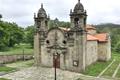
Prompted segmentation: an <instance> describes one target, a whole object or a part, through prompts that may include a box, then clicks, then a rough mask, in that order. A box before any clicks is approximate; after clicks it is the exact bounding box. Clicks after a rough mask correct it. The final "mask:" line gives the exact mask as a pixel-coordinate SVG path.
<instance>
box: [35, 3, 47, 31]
mask: <svg viewBox="0 0 120 80" xmlns="http://www.w3.org/2000/svg"><path fill="white" fill-rule="evenodd" d="M34 20H35V26H36V29H37V31H47V30H48V20H49V16H47V14H46V11H45V9H44V8H43V4H41V8H40V9H39V10H38V13H37V16H36V14H34Z"/></svg>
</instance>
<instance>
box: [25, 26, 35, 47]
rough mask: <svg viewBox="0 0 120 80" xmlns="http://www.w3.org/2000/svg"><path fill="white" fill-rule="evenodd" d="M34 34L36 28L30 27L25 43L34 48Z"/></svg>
mask: <svg viewBox="0 0 120 80" xmlns="http://www.w3.org/2000/svg"><path fill="white" fill-rule="evenodd" d="M34 32H35V27H34V26H28V27H27V28H26V29H25V42H26V43H30V44H31V46H32V47H33V43H34Z"/></svg>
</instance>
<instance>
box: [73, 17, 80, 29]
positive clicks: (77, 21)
mask: <svg viewBox="0 0 120 80" xmlns="http://www.w3.org/2000/svg"><path fill="white" fill-rule="evenodd" d="M74 23H75V27H77V26H78V23H79V18H75V19H74Z"/></svg>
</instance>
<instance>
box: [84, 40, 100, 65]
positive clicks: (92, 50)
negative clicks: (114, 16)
mask: <svg viewBox="0 0 120 80" xmlns="http://www.w3.org/2000/svg"><path fill="white" fill-rule="evenodd" d="M97 50H98V47H97V41H87V53H86V62H85V63H86V66H88V65H90V64H92V63H94V62H96V61H97V59H98V54H97Z"/></svg>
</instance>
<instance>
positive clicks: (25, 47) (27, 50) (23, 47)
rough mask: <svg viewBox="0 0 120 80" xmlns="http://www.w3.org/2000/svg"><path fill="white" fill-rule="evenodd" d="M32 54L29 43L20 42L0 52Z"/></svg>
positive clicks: (2, 53)
mask: <svg viewBox="0 0 120 80" xmlns="http://www.w3.org/2000/svg"><path fill="white" fill-rule="evenodd" d="M23 52H24V54H33V49H32V48H31V46H30V45H29V44H20V45H15V46H14V47H13V48H9V50H7V51H4V52H0V55H14V54H23Z"/></svg>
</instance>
